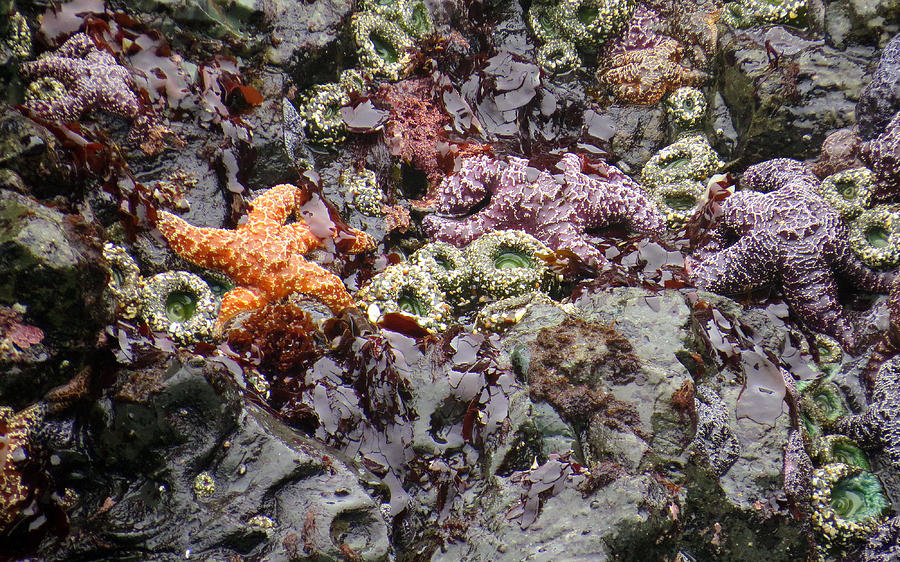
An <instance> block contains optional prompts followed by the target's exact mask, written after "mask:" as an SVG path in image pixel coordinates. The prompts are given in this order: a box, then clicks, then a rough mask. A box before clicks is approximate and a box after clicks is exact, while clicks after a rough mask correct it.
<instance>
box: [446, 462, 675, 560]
mask: <svg viewBox="0 0 900 562" xmlns="http://www.w3.org/2000/svg"><path fill="white" fill-rule="evenodd" d="M498 484H499V485H500V486H499V488H498V491H497V493H496V494H493V495H484V496H482V497H481V498H480V499H479V501H478V503H477V504H476V510H475V511H473V513H475V514H476V515H475V517H474V518H473V520H472V521H471V522H470V523H471V526H470V530H469V534H468V536H467V540H466V541H465V542H457V543H453V544H449V545H447V549H446V551H445V552H439V553H436V554H435V556H434V557H433V558H432V560H436V561H437V560H441V561H443V560H448V561H449V560H472V561H479V562H482V561H484V562H487V561H498V562H499V561H503V562H507V561H508V562H512V561H517V560H528V559H542V558H544V557H546V559H548V560H549V559H553V560H596V561H604V560H633V559H635V558H634V555H635V554H636V553H637V552H641V553H642V554H643V555H644V556H645V557H647V559H655V558H654V555H660V556H661V555H662V553H663V552H667V553H668V552H671V548H670V547H669V545H663V546H658V547H657V548H655V549H654V548H653V546H652V545H653V538H651V537H648V536H647V535H648V534H651V535H653V536H654V537H658V536H663V534H664V529H665V528H666V527H668V526H671V525H672V523H673V522H672V521H667V520H666V519H667V515H666V513H667V512H666V506H667V505H668V503H667V502H668V500H669V499H670V495H669V493H668V491H667V490H666V489H665V488H664V486H662V485H660V483H658V482H656V481H655V480H654V479H653V478H651V477H649V476H645V475H640V476H624V477H621V478H619V479H617V480H616V482H615V484H614V485H609V486H606V487H603V488H601V489H600V490H598V491H597V492H595V493H594V494H593V495H591V496H590V497H588V498H585V497H583V495H582V492H581V491H579V490H577V489H575V488H565V489H564V490H563V491H562V492H560V493H559V494H557V495H555V496H553V497H551V498H549V499H548V500H547V501H546V503H545V504H544V506H543V509H542V512H541V516H540V517H539V518H538V520H537V521H536V522H535V523H534V524H533V525H531V526H530V527H528V528H527V529H523V528H521V527H520V526H519V525H518V524H517V523H516V522H515V521H509V520H508V519H507V512H508V511H509V510H510V509H512V508H513V507H515V506H516V504H517V503H518V502H519V499H520V491H519V489H518V488H517V486H515V485H514V484H511V483H510V482H509V480H508V479H505V478H504V479H498ZM648 528H650V529H652V530H653V531H654V532H652V533H647V529H648ZM659 559H662V558H661V557H660V558H659Z"/></svg>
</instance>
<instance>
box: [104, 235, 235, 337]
mask: <svg viewBox="0 0 900 562" xmlns="http://www.w3.org/2000/svg"><path fill="white" fill-rule="evenodd" d="M103 257H104V260H105V263H106V269H107V272H108V274H109V285H108V286H107V290H108V291H109V293H110V294H111V295H112V297H113V298H114V299H115V301H116V308H117V313H118V315H119V316H120V317H121V318H124V319H126V320H133V319H135V318H142V319H143V320H144V322H146V323H147V326H148V327H149V328H150V329H151V330H153V331H155V332H165V333H167V334H168V335H169V337H171V338H172V339H173V340H174V341H176V342H178V343H180V344H182V345H190V344H194V343H197V342H200V341H208V340H210V339H211V338H212V333H213V328H214V325H215V322H216V315H217V314H218V309H219V304H220V303H221V299H222V295H223V294H225V292H227V290H228V289H230V288H231V281H230V280H228V279H227V278H226V277H224V276H222V275H221V274H217V273H214V272H204V275H206V278H204V277H201V276H200V275H198V274H196V273H192V272H189V271H164V272H162V273H158V274H156V275H152V276H149V277H143V276H142V275H141V271H140V268H139V267H138V265H137V263H136V262H135V260H134V258H132V257H131V256H130V255H129V254H128V252H127V251H126V250H125V249H124V248H122V247H121V246H117V245H115V244H112V243H106V245H105V246H104V247H103Z"/></svg>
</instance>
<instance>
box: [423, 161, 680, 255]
mask: <svg viewBox="0 0 900 562" xmlns="http://www.w3.org/2000/svg"><path fill="white" fill-rule="evenodd" d="M557 168H559V169H560V170H561V171H562V173H561V174H557V175H555V176H551V175H550V174H549V173H547V172H544V171H541V170H538V169H537V168H532V167H529V166H528V160H525V159H523V158H515V157H509V158H508V159H507V162H503V161H501V160H496V159H493V158H490V157H488V156H474V157H471V158H467V159H465V160H463V162H462V165H461V167H460V169H459V171H458V172H456V173H455V174H453V175H452V176H449V177H447V178H444V180H443V181H442V182H441V183H440V185H439V186H438V188H437V196H436V204H437V212H438V213H440V214H444V215H453V216H460V215H463V214H465V213H467V212H469V211H471V210H472V209H473V208H474V207H476V206H478V205H480V204H481V203H483V202H484V201H485V199H488V203H487V206H486V207H485V208H484V209H482V210H480V211H478V212H477V213H475V214H473V215H471V216H469V217H466V218H464V219H456V218H447V217H442V216H435V215H431V216H428V217H425V220H424V222H423V227H424V229H425V231H426V232H427V233H428V234H430V235H431V236H432V237H434V238H435V239H437V240H441V241H444V242H449V243H451V244H454V245H456V246H465V245H467V244H468V243H470V242H471V241H472V240H474V239H475V238H477V237H478V236H480V235H481V234H483V233H485V232H489V231H491V230H501V229H508V228H512V229H519V230H524V231H525V232H527V233H529V234H531V235H532V236H534V237H535V238H538V239H539V240H541V241H542V242H544V243H545V244H547V246H549V247H550V248H552V249H554V250H557V249H561V248H567V249H570V250H572V251H573V252H574V253H575V254H576V255H578V256H579V257H580V258H581V259H582V260H584V261H585V262H586V263H589V264H592V265H602V264H604V263H606V261H607V260H606V257H605V256H604V255H603V254H602V253H601V252H600V251H599V250H598V249H597V248H596V247H595V246H593V245H592V244H591V243H590V242H589V241H588V237H587V236H586V235H585V230H588V229H592V228H600V227H603V226H608V225H610V224H616V223H627V224H628V225H629V226H631V227H632V228H634V229H636V230H640V231H643V232H648V233H656V234H662V233H663V232H664V231H665V223H664V219H663V217H662V216H661V215H660V214H659V212H658V211H657V209H656V206H655V205H654V204H653V202H652V201H650V200H649V199H648V198H647V197H646V196H645V195H644V194H643V192H642V191H641V188H640V186H639V185H638V184H636V183H635V182H634V181H632V180H631V179H630V178H629V177H628V176H626V175H625V174H624V173H622V171H621V170H619V169H618V168H616V167H615V166H610V165H608V164H601V166H600V168H601V170H600V173H601V174H602V177H592V176H588V175H586V174H584V173H583V172H582V161H581V159H580V158H579V157H578V156H577V155H575V154H571V153H568V154H565V155H564V156H563V157H562V160H560V161H559V163H558V164H557Z"/></svg>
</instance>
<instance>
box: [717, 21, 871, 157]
mask: <svg viewBox="0 0 900 562" xmlns="http://www.w3.org/2000/svg"><path fill="white" fill-rule="evenodd" d="M720 44H721V45H722V50H721V60H722V61H723V62H724V65H723V68H722V71H721V72H720V74H719V91H720V93H721V94H722V96H723V98H724V99H725V102H726V103H727V104H728V107H729V109H730V110H731V116H732V119H733V121H734V126H735V129H736V130H737V131H738V133H739V135H740V137H741V139H740V142H739V145H738V147H737V154H736V156H739V157H744V158H746V159H747V161H748V162H759V161H762V160H767V159H769V158H797V159H800V160H805V159H808V158H813V157H815V156H816V155H817V154H818V152H819V150H820V148H821V146H822V141H823V140H824V139H825V137H826V136H827V135H828V134H829V133H831V132H832V131H834V130H835V129H840V128H842V127H848V126H851V125H853V124H854V122H855V109H856V108H855V104H856V99H857V97H858V96H859V92H860V91H861V90H862V87H863V85H864V84H865V80H864V75H865V68H866V65H867V61H868V60H869V59H870V58H871V56H872V50H871V48H868V47H849V48H847V49H846V50H843V51H841V50H837V49H835V48H833V47H831V46H829V45H828V44H826V43H825V42H824V41H823V40H817V39H808V38H806V37H805V36H803V35H801V34H800V33H799V32H798V31H794V30H790V29H788V28H784V27H779V26H774V27H766V28H760V29H752V30H747V31H739V32H734V33H729V34H727V35H724V36H723V37H722V38H721V41H720ZM767 44H768V45H772V44H777V45H779V47H778V64H777V65H776V66H775V67H774V68H773V66H772V63H771V54H770V53H769V51H768V50H767V47H766V45H767Z"/></svg>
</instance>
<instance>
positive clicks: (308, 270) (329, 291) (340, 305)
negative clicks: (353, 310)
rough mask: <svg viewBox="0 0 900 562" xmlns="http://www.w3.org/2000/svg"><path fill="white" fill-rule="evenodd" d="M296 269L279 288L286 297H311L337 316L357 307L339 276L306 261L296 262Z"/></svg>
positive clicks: (299, 260)
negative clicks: (295, 293) (298, 294)
mask: <svg viewBox="0 0 900 562" xmlns="http://www.w3.org/2000/svg"><path fill="white" fill-rule="evenodd" d="M294 268H295V269H294V272H293V275H292V276H291V277H290V279H288V280H286V281H285V282H284V283H283V284H282V285H281V286H280V287H279V289H280V291H283V292H284V293H285V294H286V295H287V294H290V293H293V292H297V293H303V294H305V295H311V296H313V297H315V298H317V299H318V300H320V301H322V303H323V304H325V305H326V306H327V307H328V308H330V309H331V310H332V311H333V312H334V313H335V314H340V313H341V312H343V311H344V310H346V309H347V308H349V307H351V306H355V302H354V301H353V298H352V297H351V296H350V293H348V292H347V287H345V286H344V282H343V281H341V278H340V277H338V276H337V275H335V274H333V273H330V272H328V271H326V270H325V269H323V268H322V267H321V266H319V265H317V264H315V263H312V262H308V261H306V260H304V259H298V260H296V263H295V264H294Z"/></svg>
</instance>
